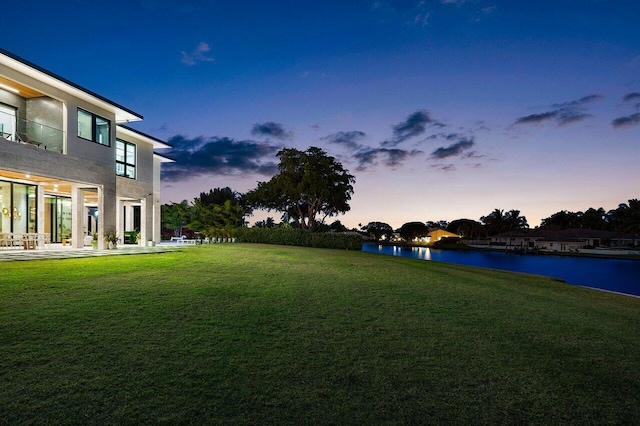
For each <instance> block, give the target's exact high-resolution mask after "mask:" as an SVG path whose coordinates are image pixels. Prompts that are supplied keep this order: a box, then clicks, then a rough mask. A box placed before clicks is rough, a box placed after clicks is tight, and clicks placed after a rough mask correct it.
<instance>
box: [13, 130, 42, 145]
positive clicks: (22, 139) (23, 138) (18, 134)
mask: <svg viewBox="0 0 640 426" xmlns="http://www.w3.org/2000/svg"><path fill="white" fill-rule="evenodd" d="M16 138H18V142H22V143H28V144H31V145H35V146H40V145H42V142H38V141H34V140H33V139H31V138H29V136H28V135H27V134H26V133H24V132H16Z"/></svg>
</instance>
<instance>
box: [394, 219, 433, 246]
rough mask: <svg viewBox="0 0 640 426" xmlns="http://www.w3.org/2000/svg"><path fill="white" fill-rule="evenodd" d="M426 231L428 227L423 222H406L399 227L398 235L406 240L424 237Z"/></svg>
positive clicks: (427, 231)
mask: <svg viewBox="0 0 640 426" xmlns="http://www.w3.org/2000/svg"><path fill="white" fill-rule="evenodd" d="M428 233H429V227H428V226H427V225H426V224H425V223H423V222H407V223H405V224H404V225H402V226H401V227H400V236H401V237H402V238H404V239H405V240H407V241H412V240H413V239H415V238H418V237H425V236H426V235H427V234H428Z"/></svg>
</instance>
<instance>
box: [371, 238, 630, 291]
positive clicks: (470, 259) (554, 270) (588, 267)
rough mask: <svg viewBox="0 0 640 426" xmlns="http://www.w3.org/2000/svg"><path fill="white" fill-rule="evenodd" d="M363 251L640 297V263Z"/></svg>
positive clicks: (427, 251)
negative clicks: (535, 276)
mask: <svg viewBox="0 0 640 426" xmlns="http://www.w3.org/2000/svg"><path fill="white" fill-rule="evenodd" d="M362 250H363V251H366V252H370V253H380V254H386V255H392V256H402V257H410V258H414V259H422V260H433V261H436V262H448V263H456V264H459V265H469V266H480V267H483V268H492V269H502V270H505V271H514V272H526V273H529V274H538V275H546V276H550V277H555V278H561V279H563V280H565V281H566V282H567V283H569V284H574V285H579V286H585V287H593V288H599V289H602V290H609V291H617V292H620V293H626V294H633V295H636V296H640V260H626V259H600V258H589V257H572V256H553V255H531V254H516V253H505V252H499V251H480V250H468V251H457V250H438V249H430V248H426V247H400V246H383V245H378V244H374V243H366V244H364V245H363V246H362Z"/></svg>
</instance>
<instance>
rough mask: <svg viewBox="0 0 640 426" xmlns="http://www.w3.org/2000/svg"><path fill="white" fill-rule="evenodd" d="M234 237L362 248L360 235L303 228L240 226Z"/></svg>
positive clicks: (256, 241)
mask: <svg viewBox="0 0 640 426" xmlns="http://www.w3.org/2000/svg"><path fill="white" fill-rule="evenodd" d="M236 237H237V239H238V241H239V242H243V243H261V244H280V245H286V246H303V247H317V248H333V249H342V250H361V249H362V237H360V236H359V235H342V234H333V233H325V232H311V231H307V230H305V229H286V228H257V227H254V228H240V229H238V230H237V235H236Z"/></svg>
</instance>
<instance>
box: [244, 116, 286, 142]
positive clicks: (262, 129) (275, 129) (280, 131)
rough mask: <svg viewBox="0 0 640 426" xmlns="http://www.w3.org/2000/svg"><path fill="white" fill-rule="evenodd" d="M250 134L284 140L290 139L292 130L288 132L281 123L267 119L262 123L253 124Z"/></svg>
mask: <svg viewBox="0 0 640 426" xmlns="http://www.w3.org/2000/svg"><path fill="white" fill-rule="evenodd" d="M251 134H252V135H254V136H258V137H267V138H268V137H272V138H275V139H280V140H285V139H291V137H292V136H293V132H288V131H286V130H285V129H284V127H283V126H282V124H280V123H275V122H273V121H268V122H266V123H262V124H254V125H253V128H252V129H251Z"/></svg>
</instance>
